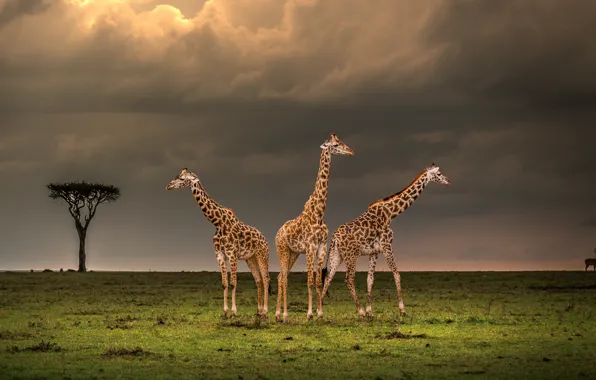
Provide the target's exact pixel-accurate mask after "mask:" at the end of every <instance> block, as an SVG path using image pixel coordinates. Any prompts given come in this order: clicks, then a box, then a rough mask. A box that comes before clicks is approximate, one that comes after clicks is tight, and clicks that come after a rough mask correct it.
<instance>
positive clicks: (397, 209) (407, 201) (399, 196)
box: [369, 171, 428, 220]
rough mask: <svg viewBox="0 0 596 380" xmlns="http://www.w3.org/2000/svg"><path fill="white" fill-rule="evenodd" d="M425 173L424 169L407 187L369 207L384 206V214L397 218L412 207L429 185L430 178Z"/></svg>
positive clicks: (389, 217) (390, 217)
mask: <svg viewBox="0 0 596 380" xmlns="http://www.w3.org/2000/svg"><path fill="white" fill-rule="evenodd" d="M425 174H426V171H423V172H422V173H420V174H419V175H418V176H417V177H416V179H414V181H412V183H410V184H409V185H408V186H407V187H406V188H405V189H403V190H402V191H400V192H398V193H395V194H393V195H390V196H388V197H386V198H383V199H381V200H378V201H376V202H374V203H373V204H371V205H370V206H369V209H370V208H371V207H382V208H383V209H384V210H385V212H383V213H382V214H383V215H385V216H387V217H388V219H389V220H391V219H393V218H395V217H396V216H398V215H399V214H401V213H402V212H404V211H405V210H406V209H407V208H408V207H410V206H411V205H412V203H414V201H415V200H416V199H417V198H418V197H419V196H420V194H422V191H423V190H424V188H425V187H426V185H428V179H427V177H426V175H425Z"/></svg>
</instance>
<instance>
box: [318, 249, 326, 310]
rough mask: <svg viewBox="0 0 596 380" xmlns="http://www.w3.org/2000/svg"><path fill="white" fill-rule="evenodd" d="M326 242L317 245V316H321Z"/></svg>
mask: <svg viewBox="0 0 596 380" xmlns="http://www.w3.org/2000/svg"><path fill="white" fill-rule="evenodd" d="M326 249H327V244H326V242H325V243H322V244H321V245H319V250H318V251H317V283H316V285H317V318H321V317H323V298H322V294H321V291H322V290H323V264H324V263H325V254H326Z"/></svg>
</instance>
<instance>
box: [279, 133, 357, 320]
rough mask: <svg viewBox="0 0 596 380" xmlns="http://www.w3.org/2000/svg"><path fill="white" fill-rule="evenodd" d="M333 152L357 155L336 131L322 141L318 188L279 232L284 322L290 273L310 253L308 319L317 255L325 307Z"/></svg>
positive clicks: (319, 305)
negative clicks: (324, 272)
mask: <svg viewBox="0 0 596 380" xmlns="http://www.w3.org/2000/svg"><path fill="white" fill-rule="evenodd" d="M332 155H349V156H353V155H354V152H353V151H352V149H350V148H349V147H348V146H347V145H346V144H344V143H343V142H342V141H341V140H340V139H339V138H338V137H337V135H336V134H335V133H331V136H330V138H329V139H327V140H326V141H325V142H324V143H323V144H321V159H320V161H319V172H318V175H317V180H316V182H315V189H314V191H313V192H312V194H311V195H310V197H309V198H308V200H307V201H306V203H305V205H304V208H303V210H302V213H301V214H300V215H298V216H297V217H296V218H294V219H291V220H288V221H287V222H285V223H284V224H283V226H282V227H281V228H280V229H279V230H278V231H277V234H276V235H275V246H276V250H277V258H278V260H279V265H280V272H279V275H278V276H277V289H278V292H277V307H276V311H275V318H276V320H277V321H278V322H279V321H280V319H281V318H280V313H281V301H282V297H283V302H284V313H283V321H284V322H287V321H288V273H289V272H290V270H291V269H292V266H293V265H294V263H295V262H296V259H297V258H298V256H299V255H300V254H302V253H305V254H306V267H307V272H308V312H307V314H306V315H307V319H308V320H310V319H312V314H313V313H312V288H313V286H314V281H313V270H314V261H315V256H317V260H318V262H317V263H318V265H317V298H318V307H317V310H319V309H320V307H321V302H320V298H321V295H320V290H321V287H322V280H321V268H322V267H323V262H324V260H325V248H326V246H327V237H328V234H329V230H328V229H327V226H326V225H325V218H324V217H325V206H326V203H327V190H328V182H329V171H330V167H331V156H332Z"/></svg>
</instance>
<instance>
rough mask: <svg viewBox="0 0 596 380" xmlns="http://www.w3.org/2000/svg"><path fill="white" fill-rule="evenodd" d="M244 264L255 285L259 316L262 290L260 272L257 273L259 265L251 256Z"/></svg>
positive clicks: (258, 313)
mask: <svg viewBox="0 0 596 380" xmlns="http://www.w3.org/2000/svg"><path fill="white" fill-rule="evenodd" d="M246 264H248V267H249V268H250V271H251V273H252V276H253V278H254V279H255V282H256V284H257V315H261V312H262V310H263V309H262V302H263V299H262V289H263V280H262V279H261V272H259V264H258V262H257V259H256V258H255V257H254V256H253V257H251V258H249V259H248V260H246Z"/></svg>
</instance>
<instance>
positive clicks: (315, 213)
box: [304, 149, 331, 223]
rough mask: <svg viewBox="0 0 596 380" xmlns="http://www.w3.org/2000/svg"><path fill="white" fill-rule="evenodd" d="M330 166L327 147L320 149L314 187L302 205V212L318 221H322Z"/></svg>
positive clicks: (329, 155) (329, 154)
mask: <svg viewBox="0 0 596 380" xmlns="http://www.w3.org/2000/svg"><path fill="white" fill-rule="evenodd" d="M330 168H331V153H330V152H329V150H327V149H323V150H322V151H321V160H320V161H319V173H318V174H317V181H316V182H315V189H314V191H313V192H312V194H311V196H310V198H309V199H308V201H307V202H306V204H305V205H304V212H305V213H309V216H310V217H311V218H313V219H314V221H316V222H318V223H322V221H323V219H324V217H325V206H326V204H327V189H328V187H329V172H330Z"/></svg>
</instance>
